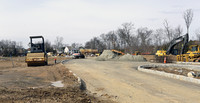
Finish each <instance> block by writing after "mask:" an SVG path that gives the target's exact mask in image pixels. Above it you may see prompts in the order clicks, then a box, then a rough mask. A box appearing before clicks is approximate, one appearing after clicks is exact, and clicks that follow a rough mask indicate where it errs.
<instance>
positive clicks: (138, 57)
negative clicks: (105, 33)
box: [96, 50, 146, 62]
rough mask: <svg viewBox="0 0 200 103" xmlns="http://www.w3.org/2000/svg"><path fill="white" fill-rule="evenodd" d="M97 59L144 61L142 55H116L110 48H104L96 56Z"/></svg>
mask: <svg viewBox="0 0 200 103" xmlns="http://www.w3.org/2000/svg"><path fill="white" fill-rule="evenodd" d="M96 60H98V61H105V60H119V61H138V62H141V61H146V59H145V58H144V57H142V56H141V55H136V56H135V55H130V54H126V55H123V56H118V55H117V54H115V53H113V52H112V51H111V50H104V51H103V53H102V54H101V55H100V56H99V57H97V58H96Z"/></svg>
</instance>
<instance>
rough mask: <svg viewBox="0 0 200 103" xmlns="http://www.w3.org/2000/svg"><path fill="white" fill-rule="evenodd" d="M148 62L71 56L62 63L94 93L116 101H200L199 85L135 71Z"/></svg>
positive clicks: (187, 102) (120, 102)
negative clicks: (72, 57)
mask: <svg viewBox="0 0 200 103" xmlns="http://www.w3.org/2000/svg"><path fill="white" fill-rule="evenodd" d="M144 64H148V62H120V61H95V60H94V59H74V60H71V61H68V62H67V63H66V64H65V66H66V67H67V68H69V69H70V70H71V71H73V72H74V73H75V74H77V75H78V76H79V77H81V78H82V79H83V80H84V81H85V83H86V85H87V89H88V90H89V91H91V92H92V93H93V94H96V95H97V96H102V97H105V98H109V99H112V100H114V101H117V102H119V103H200V85H197V84H191V83H188V82H184V81H180V80H175V79H171V78H166V77H162V76H157V75H153V74H148V73H143V72H140V71H137V70H136V68H137V66H139V65H144Z"/></svg>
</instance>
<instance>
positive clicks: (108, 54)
mask: <svg viewBox="0 0 200 103" xmlns="http://www.w3.org/2000/svg"><path fill="white" fill-rule="evenodd" d="M117 56H118V55H117V54H115V53H113V52H112V51H111V50H104V51H103V53H102V54H101V55H100V56H99V57H97V58H96V60H98V61H105V60H110V59H114V58H116V57H117Z"/></svg>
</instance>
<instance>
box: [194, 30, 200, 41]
mask: <svg viewBox="0 0 200 103" xmlns="http://www.w3.org/2000/svg"><path fill="white" fill-rule="evenodd" d="M195 34H196V37H197V40H198V41H200V30H196V31H195Z"/></svg>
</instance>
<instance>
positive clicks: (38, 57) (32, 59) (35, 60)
mask: <svg viewBox="0 0 200 103" xmlns="http://www.w3.org/2000/svg"><path fill="white" fill-rule="evenodd" d="M35 39H40V40H39V41H38V42H33V40H35ZM30 46H31V48H30V52H28V53H27V55H26V58H25V62H26V63H27V66H39V65H48V56H47V53H46V51H45V46H44V38H43V37H42V36H30Z"/></svg>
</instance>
